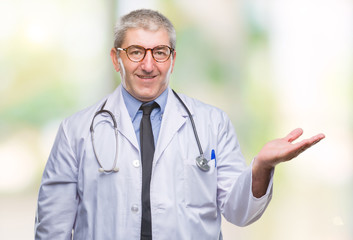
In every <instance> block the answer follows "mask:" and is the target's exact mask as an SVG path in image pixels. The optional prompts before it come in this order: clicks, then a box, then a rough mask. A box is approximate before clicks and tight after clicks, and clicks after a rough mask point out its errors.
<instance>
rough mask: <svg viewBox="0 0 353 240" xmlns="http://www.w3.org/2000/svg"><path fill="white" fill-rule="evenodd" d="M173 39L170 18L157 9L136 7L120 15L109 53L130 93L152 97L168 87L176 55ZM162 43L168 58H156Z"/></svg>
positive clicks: (142, 97)
mask: <svg viewBox="0 0 353 240" xmlns="http://www.w3.org/2000/svg"><path fill="white" fill-rule="evenodd" d="M175 39H176V35H175V30H174V27H173V25H172V24H171V22H170V21H169V20H168V19H167V18H166V17H164V16H163V15H161V14H160V13H158V12H156V11H152V10H146V9H142V10H136V11H133V12H131V13H129V14H127V15H125V16H123V17H122V18H121V21H120V23H119V24H118V25H117V26H116V28H115V41H114V47H113V48H112V50H111V52H110V55H111V58H112V61H113V64H114V68H115V70H116V71H118V72H119V71H120V75H121V80H122V85H123V87H124V88H125V89H126V90H127V91H128V92H129V93H130V94H131V95H132V96H134V97H135V98H137V99H139V100H140V101H143V102H147V101H152V100H154V99H156V98H157V97H158V96H159V95H160V94H161V93H162V92H163V91H164V90H165V89H166V88H167V86H168V83H169V77H170V74H171V73H172V71H173V67H174V60H175V55H176V52H175V51H174V48H175V42H176V40H175ZM161 46H166V47H162V48H164V49H167V53H166V54H167V55H168V58H165V59H164V58H162V60H161V61H159V59H160V58H161V55H160V54H162V52H161V51H159V49H160V48H161ZM136 49H138V50H137V51H135V50H136ZM145 49H147V50H145ZM149 49H154V50H149ZM139 54H140V56H142V57H141V58H140V59H139V60H138V61H136V59H135V58H134V56H139Z"/></svg>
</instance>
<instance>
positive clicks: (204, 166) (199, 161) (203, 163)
mask: <svg viewBox="0 0 353 240" xmlns="http://www.w3.org/2000/svg"><path fill="white" fill-rule="evenodd" d="M172 91H173V93H174V95H175V97H176V98H177V99H178V100H179V102H180V103H181V105H183V107H184V109H185V110H186V112H187V114H188V116H189V118H190V121H191V125H192V130H193V132H194V136H195V139H196V143H197V146H198V148H199V152H200V155H199V156H198V157H196V159H195V162H196V165H197V166H198V167H199V169H201V170H202V171H204V172H207V171H209V170H210V166H209V164H208V162H209V160H207V159H206V158H205V157H204V154H203V150H202V147H201V143H200V140H199V135H198V134H197V130H196V126H195V122H194V118H193V117H192V115H191V113H190V111H189V109H188V107H187V106H186V105H185V103H184V102H183V100H181V98H180V97H179V95H178V94H177V93H176V92H175V91H174V90H172ZM106 103H107V100H105V102H104V103H103V105H102V107H101V108H100V110H98V111H97V112H96V113H95V114H94V116H93V118H92V122H91V126H90V132H91V141H92V147H93V152H94V155H95V157H96V159H97V162H98V164H99V169H98V171H99V172H101V173H103V172H106V173H110V172H118V171H119V168H118V167H117V162H118V126H117V121H116V119H115V116H114V114H113V113H112V112H111V111H109V110H106V109H104V106H105V104H106ZM103 113H106V114H108V115H109V116H110V118H111V119H112V121H113V127H114V133H115V142H116V148H115V159H114V162H113V166H112V167H111V168H110V169H104V168H103V165H102V163H101V161H100V160H99V157H98V154H97V151H96V148H95V144H94V128H93V125H94V119H95V118H96V117H97V116H98V115H100V114H103Z"/></svg>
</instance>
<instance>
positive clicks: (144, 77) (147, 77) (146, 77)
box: [139, 76, 153, 79]
mask: <svg viewBox="0 0 353 240" xmlns="http://www.w3.org/2000/svg"><path fill="white" fill-rule="evenodd" d="M139 77H140V78H143V79H149V78H153V76H139Z"/></svg>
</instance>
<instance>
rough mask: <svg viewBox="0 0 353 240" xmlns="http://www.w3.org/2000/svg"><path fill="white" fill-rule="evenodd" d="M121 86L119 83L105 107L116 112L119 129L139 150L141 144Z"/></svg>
mask: <svg viewBox="0 0 353 240" xmlns="http://www.w3.org/2000/svg"><path fill="white" fill-rule="evenodd" d="M121 88H122V86H121V85H119V86H118V87H117V88H116V89H115V91H114V92H113V93H112V94H110V95H109V96H108V99H107V103H106V104H105V107H104V108H105V109H107V110H109V111H111V112H112V113H113V114H114V116H115V118H116V121H117V124H118V131H119V132H120V133H121V134H122V135H123V136H124V137H126V138H127V139H128V140H129V141H130V143H131V144H132V145H133V146H134V147H135V148H136V149H137V150H138V151H139V149H140V148H139V144H138V142H137V139H136V134H135V131H134V127H133V125H132V122H131V118H130V115H129V113H128V111H127V108H126V105H125V102H124V99H123V95H122V92H121Z"/></svg>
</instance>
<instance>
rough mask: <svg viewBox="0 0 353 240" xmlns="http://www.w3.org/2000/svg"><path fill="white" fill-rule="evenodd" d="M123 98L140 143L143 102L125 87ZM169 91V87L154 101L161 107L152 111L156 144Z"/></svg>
mask: <svg viewBox="0 0 353 240" xmlns="http://www.w3.org/2000/svg"><path fill="white" fill-rule="evenodd" d="M121 92H122V95H123V99H124V102H125V105H126V108H127V111H128V113H129V115H130V118H131V121H132V125H133V126H134V130H135V134H136V138H137V142H138V143H139V144H140V122H141V118H142V110H139V108H140V106H141V104H142V103H143V102H141V101H140V100H137V99H136V98H134V97H133V96H132V95H131V94H130V93H129V92H128V91H126V89H125V88H123V87H122V88H121ZM167 98H168V91H167V89H166V90H164V91H163V92H162V94H161V95H159V96H158V98H156V99H155V100H154V101H155V102H156V103H158V105H159V108H155V109H153V110H152V113H151V124H152V131H153V138H154V145H155V146H156V145H157V140H158V135H159V130H160V128H161V123H162V117H163V113H164V110H165V106H166V104H167Z"/></svg>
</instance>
